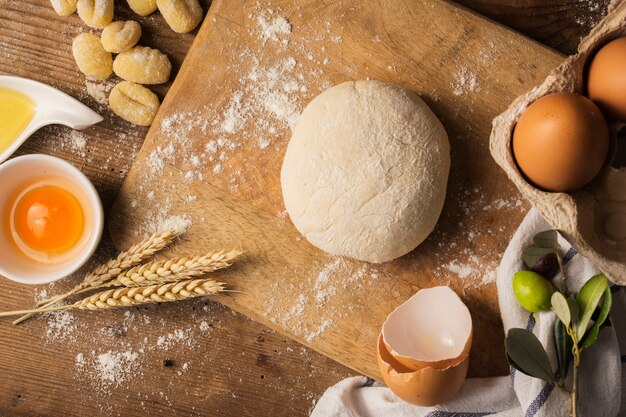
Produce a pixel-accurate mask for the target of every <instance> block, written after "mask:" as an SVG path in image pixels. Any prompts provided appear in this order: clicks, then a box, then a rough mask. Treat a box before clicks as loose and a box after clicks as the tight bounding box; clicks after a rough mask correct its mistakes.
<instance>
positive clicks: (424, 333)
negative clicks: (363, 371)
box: [377, 286, 472, 406]
mask: <svg viewBox="0 0 626 417" xmlns="http://www.w3.org/2000/svg"><path fill="white" fill-rule="evenodd" d="M471 344H472V319H471V316H470V313H469V310H468V309H467V307H466V306H465V304H464V303H463V302H462V301H461V299H460V298H459V297H458V295H457V294H456V293H455V292H454V291H453V290H452V289H450V288H449V287H446V286H442V287H434V288H429V289H423V290H420V291H419V292H417V293H416V294H415V295H414V296H413V297H411V298H410V299H409V300H407V301H406V302H405V303H404V304H402V305H400V306H399V307H398V308H396V309H395V310H394V311H393V312H392V313H391V314H390V315H389V316H388V317H387V320H386V321H385V323H384V324H383V328H382V331H381V333H380V336H379V338H378V347H377V354H378V355H377V356H378V367H379V370H380V373H381V374H382V377H383V380H384V381H385V383H386V384H387V386H388V387H389V388H390V389H391V391H393V392H394V393H395V394H396V395H397V396H398V397H400V398H401V399H403V400H404V401H406V402H409V403H411V404H414V405H419V406H432V405H435V404H439V403H442V402H445V401H447V400H449V399H451V398H452V397H454V396H455V395H456V393H457V392H458V391H459V389H461V386H462V385H463V382H464V381H465V377H466V375H467V368H468V364H469V351H470V347H471Z"/></svg>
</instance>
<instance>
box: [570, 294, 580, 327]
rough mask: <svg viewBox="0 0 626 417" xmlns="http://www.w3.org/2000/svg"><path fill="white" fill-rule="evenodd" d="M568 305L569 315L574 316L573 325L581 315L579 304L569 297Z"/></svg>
mask: <svg viewBox="0 0 626 417" xmlns="http://www.w3.org/2000/svg"><path fill="white" fill-rule="evenodd" d="M567 305H568V306H569V313H570V315H571V316H572V323H576V322H577V321H578V317H579V314H580V309H579V307H578V303H577V302H576V300H575V299H573V298H572V297H568V298H567Z"/></svg>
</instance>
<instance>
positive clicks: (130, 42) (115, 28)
mask: <svg viewBox="0 0 626 417" xmlns="http://www.w3.org/2000/svg"><path fill="white" fill-rule="evenodd" d="M140 37H141V25H140V24H139V23H137V22H135V21H133V20H129V21H127V22H113V23H111V24H110V25H108V26H107V27H105V28H104V30H102V36H101V37H100V38H101V40H102V46H104V49H105V50H107V51H109V52H113V53H115V54H119V53H120V52H124V51H126V50H128V49H130V48H132V47H133V46H135V45H137V42H138V41H139V38H140Z"/></svg>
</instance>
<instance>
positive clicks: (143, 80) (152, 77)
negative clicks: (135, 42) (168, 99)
mask: <svg viewBox="0 0 626 417" xmlns="http://www.w3.org/2000/svg"><path fill="white" fill-rule="evenodd" d="M113 71H114V72H115V74H117V76H118V77H120V78H123V79H125V80H126V81H132V82H134V83H138V84H162V83H165V82H167V80H169V78H170V72H171V71H172V64H171V63H170V60H169V59H168V58H167V55H165V54H164V53H163V52H161V51H159V50H158V49H152V48H149V47H147V46H135V47H134V48H131V49H129V50H128V51H124V52H122V53H121V54H119V55H118V56H117V57H115V61H113Z"/></svg>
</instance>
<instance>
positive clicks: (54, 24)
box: [0, 0, 609, 416]
mask: <svg viewBox="0 0 626 417" xmlns="http://www.w3.org/2000/svg"><path fill="white" fill-rule="evenodd" d="M459 2H460V3H461V4H463V5H465V6H466V7H468V8H471V9H473V10H475V11H476V12H478V13H482V14H484V15H486V16H488V17H490V18H491V19H493V20H496V21H498V22H500V23H502V24H505V25H508V26H510V27H513V28H515V29H517V30H519V31H521V32H523V33H525V34H527V35H529V36H531V37H533V38H535V39H536V40H538V41H540V42H543V43H545V44H547V45H549V46H552V47H554V48H556V49H558V50H559V51H561V52H563V53H566V54H567V53H571V52H573V51H574V50H575V49H576V46H577V43H578V40H579V39H580V37H581V36H584V35H585V34H586V33H587V32H588V31H589V30H590V29H591V27H592V26H593V25H594V23H595V22H597V21H598V20H599V19H600V18H601V17H602V16H603V15H604V14H605V13H606V8H607V5H608V3H609V0H525V1H522V0H460V1H459ZM117 3H118V4H117V5H116V11H115V12H116V18H117V19H118V20H123V19H135V20H139V21H140V22H141V24H142V28H143V36H142V39H141V43H142V44H144V45H148V46H154V47H158V48H159V49H161V50H162V51H164V52H165V53H167V54H168V55H169V56H170V58H171V60H172V62H173V64H174V74H173V75H175V72H176V70H177V69H178V68H179V67H180V65H181V63H182V61H183V59H184V57H185V54H186V53H187V51H188V49H189V47H190V45H191V42H192V41H193V38H194V34H193V33H190V34H176V33H174V32H173V31H171V30H170V29H169V27H168V26H167V25H166V24H165V22H164V21H163V19H162V17H161V16H160V15H159V14H158V13H157V14H153V15H152V16H148V17H144V18H139V17H138V16H136V15H135V14H134V13H132V11H130V10H129V9H128V7H127V6H126V3H125V2H123V1H118V2H117ZM202 3H203V6H204V8H205V10H206V9H207V8H208V7H209V3H210V1H209V0H204V1H202ZM83 30H85V26H84V25H83V23H82V22H81V21H80V19H79V18H78V17H77V16H76V15H74V16H71V17H59V16H57V15H56V14H55V13H54V11H53V10H52V8H51V6H50V4H49V1H48V0H20V1H15V0H0V74H12V75H18V76H24V77H29V78H33V79H36V80H39V81H43V82H46V83H49V84H51V85H53V86H55V87H57V88H59V89H61V90H63V91H65V92H67V93H69V94H71V95H73V96H74V97H77V98H78V99H80V100H82V101H83V102H85V103H86V104H88V105H89V106H91V107H93V108H94V109H97V110H98V111H99V112H101V113H102V114H103V115H104V116H105V121H104V122H103V123H101V124H99V125H97V126H95V127H94V128H91V129H89V130H88V131H86V132H84V133H78V134H77V133H74V132H72V131H71V130H70V129H67V128H64V127H59V126H52V127H47V128H44V129H41V130H40V131H38V132H37V133H36V134H35V135H33V136H32V137H31V139H29V140H28V141H27V142H26V143H25V144H24V145H23V146H22V148H20V150H19V151H18V152H17V155H20V154H26V153H35V152H37V153H47V154H52V155H56V156H59V157H61V158H64V159H66V160H68V161H70V162H72V163H73V164H74V165H76V166H78V167H80V168H81V169H82V171H83V172H84V173H85V174H87V175H88V176H89V178H90V179H91V180H92V181H93V182H94V184H95V185H96V187H97V188H98V191H99V192H100V195H101V197H102V200H103V203H104V206H105V210H107V211H108V208H109V207H110V206H111V204H112V202H113V199H114V198H115V195H116V193H117V191H118V190H119V188H120V186H121V184H122V182H123V180H124V177H125V175H126V173H127V171H128V169H129V168H130V165H131V164H132V161H133V158H134V156H135V154H136V152H137V151H138V150H139V148H140V147H141V143H142V141H143V138H144V136H145V134H146V132H147V129H146V128H139V127H136V126H133V125H130V124H128V123H126V122H124V121H122V120H121V119H119V118H117V117H115V116H114V115H113V114H112V113H111V112H110V111H109V110H108V108H107V106H106V105H102V104H101V103H98V100H96V99H95V98H94V97H93V96H92V95H93V92H94V90H93V88H91V87H93V86H87V84H86V83H85V79H84V77H83V75H82V74H80V73H79V72H78V70H77V68H76V65H75V63H74V60H73V58H72V55H71V42H72V40H73V38H74V37H75V36H76V35H77V34H78V33H80V32H81V31H83ZM172 79H173V77H172ZM88 87H90V88H88ZM168 88H169V84H167V85H163V86H158V87H157V88H156V92H157V93H158V94H159V96H160V97H161V98H162V97H163V96H164V95H165V93H166V92H167V89H168ZM88 90H90V91H91V93H92V94H90V93H89V91H88ZM96 95H97V94H96ZM113 252H114V251H113V249H112V247H111V244H110V242H109V241H108V239H107V238H105V240H104V241H103V243H102V245H101V248H100V249H99V251H98V254H97V256H96V258H97V259H99V260H103V259H105V258H107V257H108V256H110V255H111V254H112V253H113ZM40 290H41V289H36V288H33V287H26V286H14V285H12V284H10V283H9V282H8V281H7V280H0V291H2V293H3V295H4V297H2V301H0V310H5V309H10V308H18V307H19V308H21V307H25V306H24V305H23V300H24V299H25V294H27V295H28V297H27V299H30V298H31V297H34V296H36V295H37V294H39V293H38V291H40ZM20 303H22V304H20ZM162 307H163V306H161V308H162ZM193 308H194V309H196V310H197V316H198V321H197V323H195V324H194V325H193V326H195V327H193V328H192V327H189V328H168V327H167V323H164V322H160V323H156V322H152V323H150V322H149V321H150V315H149V314H147V313H146V314H143V311H140V312H137V311H135V312H129V313H127V312H123V311H118V312H114V313H112V314H111V315H110V316H107V319H106V324H103V327H102V329H101V331H100V332H99V333H98V335H99V336H100V337H102V338H106V339H105V341H106V342H107V343H110V346H111V351H113V352H120V351H124V349H123V347H124V346H128V343H129V341H138V343H139V344H141V332H140V330H141V327H142V326H147V325H150V326H161V327H162V328H163V336H162V338H159V339H158V340H156V341H154V342H155V343H152V344H151V343H144V345H145V350H146V351H148V350H149V352H146V357H148V358H150V360H149V361H142V362H141V367H138V366H137V365H136V363H135V362H134V361H132V360H128V359H129V358H128V357H127V358H126V359H127V360H122V361H121V363H122V364H123V365H124V364H125V365H124V366H125V367H126V368H125V369H116V368H115V369H111V368H107V367H106V364H105V363H104V362H101V363H100V364H99V363H98V362H97V360H96V359H94V358H97V357H98V355H97V353H101V352H92V351H90V348H89V346H90V337H92V335H91V333H90V334H89V335H88V336H89V337H87V335H85V334H83V333H82V332H81V324H80V323H77V320H76V318H75V317H73V316H49V317H43V318H41V319H39V320H33V321H30V322H28V323H25V324H24V325H21V326H18V327H13V326H11V325H10V324H9V321H7V320H4V321H2V322H0V376H1V378H0V415H2V416H4V415H24V416H27V415H77V416H82V415H125V416H126V415H145V414H148V415H152V414H175V415H211V416H213V415H215V416H225V415H228V416H230V415H233V416H235V415H236V416H246V415H250V416H256V415H272V416H283V415H284V416H296V415H308V413H309V411H310V409H311V408H312V406H313V404H314V403H315V401H316V399H317V398H318V397H319V396H320V395H321V394H322V393H323V391H324V390H325V388H327V387H328V386H330V385H332V384H334V383H336V382H337V381H339V380H340V379H342V378H344V377H346V376H349V375H351V374H352V372H351V371H350V370H349V369H347V368H345V367H343V366H341V365H339V364H337V363H335V362H333V361H332V360H330V359H327V358H325V357H324V356H322V355H320V354H317V353H315V352H312V351H310V350H308V349H306V348H304V347H301V346H300V345H299V344H297V343H296V342H293V341H291V340H288V339H286V338H285V337H283V336H281V335H279V334H277V333H275V332H274V331H272V330H270V329H267V328H265V327H264V326H263V325H261V324H258V323H256V322H253V321H251V320H249V319H247V318H246V317H244V316H242V315H239V314H235V313H232V312H231V311H230V310H228V309H227V308H225V307H222V306H220V305H219V304H217V303H214V302H204V301H203V302H197V303H195V304H194V305H193ZM175 311H176V310H175V309H172V312H173V313H175ZM148 312H149V310H148ZM33 343H35V344H39V345H41V348H40V349H36V350H37V351H38V352H39V353H38V355H31V354H29V355H25V354H23V351H24V350H25V348H26V346H32V344H33ZM120 346H121V347H122V348H116V347H120ZM135 346H136V344H135ZM120 349H121V350H120ZM189 349H203V350H204V351H206V360H205V361H203V362H202V363H201V364H193V363H187V362H185V352H186V351H188V350H189ZM30 350H32V349H30ZM128 352H130V351H128ZM143 353H144V352H141V351H140V352H130V353H129V355H131V358H130V359H132V356H133V355H139V354H143ZM104 354H105V356H104V357H103V358H106V357H107V356H106V352H104ZM94 355H95V356H94ZM109 356H111V355H109ZM51 357H52V358H53V360H50V358H51ZM44 359H45V363H46V364H47V365H46V366H41V364H42V363H43V362H44ZM94 360H96V362H95V363H94V362H93V361H94ZM146 362H147V363H146ZM50 363H52V364H55V366H52V367H51V366H50ZM165 365H171V366H165ZM89 366H94V367H96V368H98V366H100V368H99V370H100V373H99V375H98V377H96V378H94V377H93V375H92V374H90V373H89V372H87V368H88V367H89ZM103 368H104V369H103ZM147 368H150V372H149V374H150V375H155V374H156V375H158V377H156V378H150V379H148V378H143V377H142V375H143V371H144V370H146V369H147ZM159 370H160V371H159ZM155 371H158V372H155ZM107 372H108V373H107ZM146 374H148V372H146ZM107 376H116V377H117V378H118V379H117V380H115V381H111V380H109V379H107ZM120 378H123V379H125V381H121V382H124V383H119V384H118V383H117V382H118V381H119V379H120ZM59 381H63V383H60V382H59ZM68 381H69V382H68Z"/></svg>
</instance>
